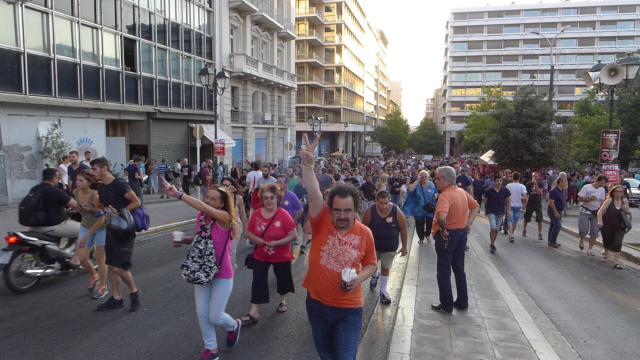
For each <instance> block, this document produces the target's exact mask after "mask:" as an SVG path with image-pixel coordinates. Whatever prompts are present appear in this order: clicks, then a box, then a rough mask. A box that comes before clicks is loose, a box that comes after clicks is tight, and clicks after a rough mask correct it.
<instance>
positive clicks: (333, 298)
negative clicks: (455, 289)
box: [300, 134, 377, 359]
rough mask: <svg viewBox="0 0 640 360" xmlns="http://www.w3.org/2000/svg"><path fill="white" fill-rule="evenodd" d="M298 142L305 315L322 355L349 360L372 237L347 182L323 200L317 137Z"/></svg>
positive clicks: (370, 268) (372, 260)
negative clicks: (305, 223) (306, 236)
mask: <svg viewBox="0 0 640 360" xmlns="http://www.w3.org/2000/svg"><path fill="white" fill-rule="evenodd" d="M302 141H303V143H304V145H306V146H303V149H302V150H300V157H301V162H302V164H303V167H302V173H303V179H304V181H305V186H306V188H307V192H308V197H309V220H310V222H311V228H312V236H313V243H314V245H313V246H312V247H311V248H310V249H309V256H308V260H309V270H308V271H307V274H306V276H305V278H304V281H303V282H302V286H303V287H305V288H307V290H308V292H307V300H306V306H307V317H308V319H309V323H310V324H311V331H312V334H313V342H314V344H315V347H316V350H317V351H318V354H319V355H320V358H322V359H355V357H356V353H357V351H358V340H359V338H360V332H361V330H362V312H363V295H362V288H361V283H362V282H363V281H365V280H366V279H368V278H369V277H371V275H373V272H374V271H375V270H376V265H377V260H376V254H375V246H374V242H373V235H372V234H371V230H369V229H368V228H367V227H366V226H364V225H363V224H362V223H360V222H359V221H356V211H357V209H358V208H359V207H360V193H359V192H358V189H356V188H355V187H354V186H353V185H349V184H342V183H339V184H335V185H334V186H333V187H332V188H331V190H330V191H329V195H328V198H327V204H326V205H325V204H324V202H323V199H322V193H321V192H320V187H319V185H318V182H317V180H316V178H315V176H314V175H313V164H314V161H315V155H314V154H315V149H316V147H317V146H318V143H319V141H320V138H319V137H317V138H316V139H315V141H314V142H313V144H311V145H310V144H309V139H308V138H307V134H303V135H302ZM343 274H344V275H343ZM354 274H355V276H354ZM343 278H344V279H345V280H344V281H343ZM328 314H330V316H327V315H328Z"/></svg>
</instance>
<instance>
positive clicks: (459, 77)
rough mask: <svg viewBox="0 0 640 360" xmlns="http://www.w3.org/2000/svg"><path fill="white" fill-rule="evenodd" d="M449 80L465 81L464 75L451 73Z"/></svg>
mask: <svg viewBox="0 0 640 360" xmlns="http://www.w3.org/2000/svg"><path fill="white" fill-rule="evenodd" d="M451 80H452V81H465V80H466V76H465V73H453V74H451Z"/></svg>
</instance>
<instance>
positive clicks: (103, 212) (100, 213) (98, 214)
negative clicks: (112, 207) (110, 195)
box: [94, 210, 106, 219]
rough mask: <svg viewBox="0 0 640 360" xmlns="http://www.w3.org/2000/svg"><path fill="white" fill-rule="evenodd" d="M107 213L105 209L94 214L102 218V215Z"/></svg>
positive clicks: (97, 217)
mask: <svg viewBox="0 0 640 360" xmlns="http://www.w3.org/2000/svg"><path fill="white" fill-rule="evenodd" d="M105 214H106V212H105V211H104V210H100V211H98V212H97V213H95V214H94V216H95V217H96V219H100V218H101V217H103V216H104V215H105Z"/></svg>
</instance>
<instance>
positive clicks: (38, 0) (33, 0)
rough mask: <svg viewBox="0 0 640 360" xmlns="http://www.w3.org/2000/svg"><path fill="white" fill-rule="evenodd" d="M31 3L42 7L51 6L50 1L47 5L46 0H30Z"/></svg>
mask: <svg viewBox="0 0 640 360" xmlns="http://www.w3.org/2000/svg"><path fill="white" fill-rule="evenodd" d="M31 3H32V4H35V5H39V6H42V7H46V8H51V1H49V4H48V5H49V6H47V0H31Z"/></svg>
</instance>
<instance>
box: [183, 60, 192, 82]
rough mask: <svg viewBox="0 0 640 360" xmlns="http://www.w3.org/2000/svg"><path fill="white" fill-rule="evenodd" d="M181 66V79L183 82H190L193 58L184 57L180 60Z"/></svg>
mask: <svg viewBox="0 0 640 360" xmlns="http://www.w3.org/2000/svg"><path fill="white" fill-rule="evenodd" d="M182 68H183V74H182V75H183V77H182V79H183V80H184V81H185V82H188V83H190V82H191V81H192V79H191V72H192V68H193V59H192V58H190V57H185V58H184V59H183V60H182Z"/></svg>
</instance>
